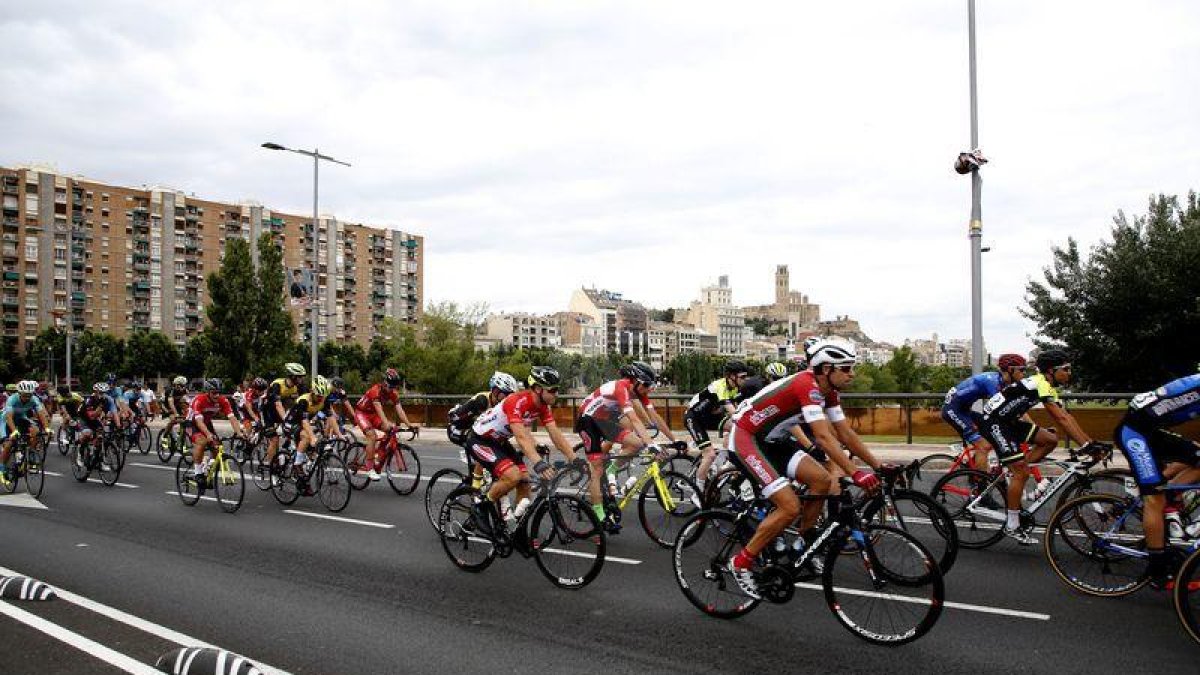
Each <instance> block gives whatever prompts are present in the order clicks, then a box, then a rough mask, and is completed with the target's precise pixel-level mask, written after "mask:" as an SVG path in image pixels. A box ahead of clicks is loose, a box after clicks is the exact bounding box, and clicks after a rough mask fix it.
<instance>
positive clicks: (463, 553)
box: [435, 485, 496, 572]
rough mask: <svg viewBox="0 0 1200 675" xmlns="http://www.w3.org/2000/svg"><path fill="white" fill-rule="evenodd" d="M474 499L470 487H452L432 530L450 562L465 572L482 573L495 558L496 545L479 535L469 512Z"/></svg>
mask: <svg viewBox="0 0 1200 675" xmlns="http://www.w3.org/2000/svg"><path fill="white" fill-rule="evenodd" d="M477 499H479V493H477V492H476V491H475V490H473V489H471V487H470V486H469V485H464V486H462V487H459V488H455V489H454V490H453V491H452V492H451V493H450V494H449V495H447V496H446V501H444V502H442V508H441V510H440V511H439V512H438V524H437V526H436V528H435V529H436V530H437V531H438V532H439V533H440V534H441V539H442V550H444V551H445V552H446V555H447V556H448V557H449V558H450V562H452V563H454V565H455V567H457V568H459V569H460V570H464V571H467V572H482V571H483V570H485V569H487V567H488V565H491V564H492V561H493V560H495V559H496V546H495V544H493V543H492V540H491V538H490V537H486V536H484V535H483V534H482V533H481V532H480V530H479V525H478V524H477V523H476V521H475V515H474V513H473V512H472V511H473V507H474V505H475V501H476V500H477Z"/></svg>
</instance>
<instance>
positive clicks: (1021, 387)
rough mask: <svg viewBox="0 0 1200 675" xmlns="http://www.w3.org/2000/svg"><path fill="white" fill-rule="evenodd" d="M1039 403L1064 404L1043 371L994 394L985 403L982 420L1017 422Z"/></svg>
mask: <svg viewBox="0 0 1200 675" xmlns="http://www.w3.org/2000/svg"><path fill="white" fill-rule="evenodd" d="M1039 403H1045V404H1049V405H1062V403H1061V402H1060V401H1059V398H1058V390H1057V389H1055V388H1054V385H1052V384H1050V380H1047V379H1046V376H1045V375H1044V374H1042V373H1037V374H1035V375H1032V376H1030V377H1026V378H1024V379H1021V380H1017V381H1016V382H1013V383H1012V384H1010V385H1008V386H1007V387H1004V388H1003V389H1001V390H1000V391H999V392H997V393H996V394H994V395H992V397H991V398H989V399H988V400H987V402H986V403H984V404H983V412H982V415H981V417H982V421H983V423H984V424H985V425H989V426H990V425H993V424H1001V425H1003V424H1009V423H1011V422H1016V421H1017V420H1019V419H1020V418H1021V416H1022V415H1024V414H1025V413H1027V412H1029V410H1030V409H1031V408H1033V407H1034V406H1036V405H1037V404H1039Z"/></svg>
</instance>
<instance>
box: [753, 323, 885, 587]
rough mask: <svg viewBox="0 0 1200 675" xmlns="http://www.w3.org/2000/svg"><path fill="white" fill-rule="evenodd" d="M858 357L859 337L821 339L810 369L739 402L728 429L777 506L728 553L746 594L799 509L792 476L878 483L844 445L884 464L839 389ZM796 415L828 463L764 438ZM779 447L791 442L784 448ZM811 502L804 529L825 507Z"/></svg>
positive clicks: (828, 490) (832, 483)
mask: <svg viewBox="0 0 1200 675" xmlns="http://www.w3.org/2000/svg"><path fill="white" fill-rule="evenodd" d="M855 359H856V354H855V349H854V345H853V344H852V343H851V342H849V341H848V340H843V339H841V338H829V339H825V340H821V341H819V342H817V343H815V344H814V345H813V346H812V347H811V348H810V350H809V352H808V362H809V370H806V371H803V372H800V373H797V374H795V375H792V376H791V377H786V378H784V379H782V380H779V381H777V382H775V383H773V384H771V385H770V386H769V387H766V388H764V389H763V390H762V391H760V392H759V393H758V394H756V395H755V396H754V397H753V398H750V399H748V400H746V401H745V402H743V403H742V405H741V406H740V407H739V409H738V412H737V414H736V416H735V418H734V424H733V432H732V433H731V434H730V437H729V446H730V450H732V451H733V453H734V454H736V456H737V458H738V460H739V461H740V462H741V464H742V467H743V468H744V469H745V470H746V472H747V473H748V474H750V476H751V477H752V478H753V479H754V480H755V481H756V482H757V483H758V484H759V485H760V486H762V494H763V496H764V497H766V498H767V499H770V500H771V503H772V504H774V506H775V508H774V510H772V511H771V513H770V514H769V515H768V516H767V517H766V518H765V519H763V521H762V523H761V524H760V525H759V526H758V529H757V530H756V531H755V533H754V536H753V537H752V538H751V539H750V541H749V542H747V543H746V546H745V547H744V548H743V549H742V550H741V551H739V552H738V553H737V554H736V555H735V556H734V557H733V558H732V559H731V560H730V564H729V567H730V571H731V572H732V573H733V575H734V577H735V578H736V579H737V582H738V585H739V586H741V588H742V590H743V591H744V592H746V594H747V595H751V596H753V597H758V584H757V582H756V581H755V579H754V570H753V564H754V561H755V559H756V558H757V557H758V554H759V553H761V552H762V550H763V548H765V547H766V545H767V544H769V543H770V542H771V541H773V540H774V539H775V537H777V536H779V534H780V533H781V532H783V530H784V528H786V527H787V526H788V525H789V524H791V523H792V522H793V521H795V520H796V517H797V516H799V515H800V510H801V509H800V500H799V499H798V498H797V497H796V494H795V493H794V492H793V491H792V490H790V489H787V488H788V483H789V481H791V480H792V479H793V478H794V479H795V480H797V481H799V482H801V483H805V484H807V485H808V487H809V490H810V492H811V493H812V494H815V495H824V494H836V493H837V491H838V485H837V478H838V477H839V476H840V475H847V476H851V477H852V478H853V480H854V484H855V485H857V486H858V487H860V488H863V489H865V490H873V489H875V488H877V487H879V480H878V479H877V478H876V477H875V474H874V473H871V472H868V471H864V470H862V469H859V468H858V467H856V466H855V465H854V462H853V461H852V460H851V459H850V457H849V456H848V455H847V454H846V452H845V450H843V446H845V447H846V448H848V449H849V450H850V452H851V453H852V454H854V455H855V456H858V457H860V458H862V459H863V460H864V461H866V462H867V463H868V464H869V465H871V466H877V465H878V463H877V461H876V460H875V458H874V457H873V456H872V454H871V452H870V451H869V450H867V447H866V445H864V444H863V442H862V440H861V439H860V438H859V437H858V434H856V433H855V432H854V430H853V429H851V428H850V423H849V422H847V421H846V415H845V413H844V412H843V411H842V406H841V400H840V399H839V396H838V392H839V391H840V390H841V389H843V388H845V387H847V386H849V385H850V383H851V382H852V381H853V380H854V363H855ZM797 415H799V418H800V420H802V421H803V425H804V426H805V427H806V428H807V431H808V432H809V433H807V434H806V435H807V436H808V437H809V438H811V439H812V440H813V441H814V442H815V444H816V448H819V449H820V450H821V451H823V452H824V454H825V455H826V457H828V458H829V460H830V461H831V462H832V463H833V467H832V468H831V469H830V470H828V471H827V470H826V469H825V468H824V467H822V466H820V464H818V462H816V461H814V460H813V458H812V457H811V456H809V453H808V452H806V451H805V448H803V447H802V446H791V445H777V444H769V443H767V442H766V439H767V436H768V435H770V434H771V432H772V431H773V430H775V428H776V427H777V426H779V425H781V424H789V425H790V424H792V423H793V422H794V421H797V420H796V416H797ZM794 447H799V448H800V449H796V450H793V449H792V448H794ZM781 448H786V450H785V451H784V452H780V451H779V450H780V449H781ZM808 449H809V450H813V449H814V448H812V447H811V446H810V447H809V448H808ZM812 504H814V506H813V507H812V508H808V509H805V512H804V516H805V517H804V522H802V523H801V528H802V531H807V530H808V529H809V528H811V527H813V525H815V524H816V518H817V516H818V515H819V514H820V507H821V506H822V504H821V502H820V501H813V502H812Z"/></svg>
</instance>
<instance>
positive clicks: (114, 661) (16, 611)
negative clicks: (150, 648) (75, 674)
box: [0, 602, 160, 675]
mask: <svg viewBox="0 0 1200 675" xmlns="http://www.w3.org/2000/svg"><path fill="white" fill-rule="evenodd" d="M0 614H5V615H7V616H9V617H10V618H13V619H16V620H17V621H20V622H21V623H23V624H25V625H26V626H29V627H30V628H32V629H34V630H37V631H40V632H42V633H45V634H46V635H49V636H50V637H52V638H54V639H55V640H58V641H60V642H65V643H67V644H69V645H71V646H72V647H74V648H76V649H78V650H79V651H81V652H87V653H88V654H90V655H92V656H94V657H96V658H98V659H100V660H101V661H104V662H105V663H107V664H109V665H111V666H113V667H115V668H120V669H121V670H123V671H125V672H127V673H134V674H135V675H160V673H159V671H158V670H156V669H155V668H153V667H151V666H149V665H148V664H145V663H142V662H141V661H137V660H135V659H133V658H130V657H128V656H126V655H124V654H122V653H121V652H118V651H116V650H114V649H110V648H108V647H105V646H104V645H102V644H100V643H99V642H96V641H94V640H91V639H89V638H86V637H84V636H82V635H80V634H79V633H75V632H73V631H69V630H67V629H66V628H63V627H62V626H60V625H58V624H56V623H51V622H49V621H47V620H45V619H43V618H42V617H40V616H38V615H36V614H30V613H29V612H26V611H25V610H23V609H20V608H18V607H13V606H12V605H10V604H8V603H7V602H0Z"/></svg>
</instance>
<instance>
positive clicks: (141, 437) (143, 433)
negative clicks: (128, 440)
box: [134, 424, 153, 455]
mask: <svg viewBox="0 0 1200 675" xmlns="http://www.w3.org/2000/svg"><path fill="white" fill-rule="evenodd" d="M134 439H135V440H134V443H135V444H136V445H137V449H138V452H140V453H142V454H143V455H147V454H150V443H151V441H152V440H153V439H152V438H151V436H150V428H149V427H147V426H146V425H145V424H139V425H138V427H137V435H136V436H135V437H134Z"/></svg>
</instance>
